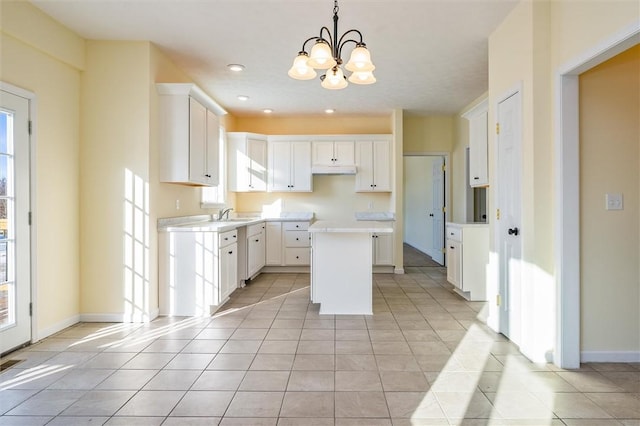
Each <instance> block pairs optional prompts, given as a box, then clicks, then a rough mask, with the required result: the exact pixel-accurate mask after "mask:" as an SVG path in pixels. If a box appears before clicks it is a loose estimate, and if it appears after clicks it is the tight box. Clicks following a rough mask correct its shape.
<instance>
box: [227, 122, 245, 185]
mask: <svg viewBox="0 0 640 426" xmlns="http://www.w3.org/2000/svg"><path fill="white" fill-rule="evenodd" d="M227 164H228V167H229V171H228V172H227V177H228V179H229V191H234V192H244V191H248V190H249V176H250V173H249V172H250V167H251V161H250V160H249V157H248V155H247V141H246V137H245V136H244V135H237V134H236V135H234V134H230V133H229V134H227Z"/></svg>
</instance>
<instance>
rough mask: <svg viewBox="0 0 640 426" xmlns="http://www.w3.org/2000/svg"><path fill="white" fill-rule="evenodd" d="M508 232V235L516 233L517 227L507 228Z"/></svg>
mask: <svg viewBox="0 0 640 426" xmlns="http://www.w3.org/2000/svg"><path fill="white" fill-rule="evenodd" d="M507 232H508V233H509V235H518V232H519V231H518V228H509V230H508V231H507Z"/></svg>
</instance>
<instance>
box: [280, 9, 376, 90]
mask: <svg viewBox="0 0 640 426" xmlns="http://www.w3.org/2000/svg"><path fill="white" fill-rule="evenodd" d="M338 9H339V8H338V0H334V6H333V37H332V36H331V32H330V31H329V29H328V28H327V27H322V28H320V35H319V36H317V37H310V38H308V39H306V40H305V41H304V43H302V50H301V51H300V52H298V56H297V57H296V58H295V59H294V60H293V66H292V67H291V69H289V73H288V74H289V77H291V78H295V79H296V80H311V79H313V78H315V77H316V76H317V74H316V71H315V70H316V69H318V70H327V71H326V73H325V74H324V75H322V76H320V80H321V82H322V83H321V86H322V87H324V88H325V89H332V90H337V89H344V88H345V87H347V86H348V84H349V83H347V77H346V76H345V75H344V72H343V71H342V68H341V65H342V49H343V48H344V46H345V45H346V44H347V43H353V44H355V47H354V49H353V50H352V51H351V57H350V58H349V62H347V64H346V65H345V66H344V68H345V69H346V70H347V71H350V72H351V75H350V76H349V81H350V82H351V83H354V84H373V83H375V82H376V78H375V77H374V76H373V70H374V69H375V68H376V67H375V66H374V65H373V63H372V62H371V55H370V54H369V50H367V45H366V44H364V42H363V41H362V33H361V32H360V31H358V30H349V31H347V32H345V33H344V34H342V35H341V36H340V38H338ZM355 35H357V36H358V39H359V40H354V39H353V38H349V37H353V36H355ZM311 40H315V44H314V45H313V47H312V48H311V52H310V53H307V51H306V50H305V46H306V45H307V43H308V42H310V41H311Z"/></svg>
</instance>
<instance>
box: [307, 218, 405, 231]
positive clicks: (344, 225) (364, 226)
mask: <svg viewBox="0 0 640 426" xmlns="http://www.w3.org/2000/svg"><path fill="white" fill-rule="evenodd" d="M308 231H309V232H311V233H316V232H342V233H356V232H362V233H376V234H391V233H393V226H392V224H391V222H377V221H368V220H360V221H355V220H345V221H342V220H341V221H334V220H318V221H316V222H313V223H312V224H311V225H310V226H309V230H308Z"/></svg>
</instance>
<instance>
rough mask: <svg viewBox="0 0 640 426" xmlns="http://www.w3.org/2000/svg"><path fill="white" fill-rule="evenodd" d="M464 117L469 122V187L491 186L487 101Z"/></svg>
mask: <svg viewBox="0 0 640 426" xmlns="http://www.w3.org/2000/svg"><path fill="white" fill-rule="evenodd" d="M463 117H464V118H466V119H467V120H468V121H469V185H470V186H489V173H488V171H487V170H488V162H487V149H488V146H487V145H488V137H489V133H488V123H487V121H488V103H487V101H486V100H485V101H482V102H480V103H479V104H478V105H476V106H475V107H473V108H472V109H470V110H469V111H467V112H466V113H465V114H463Z"/></svg>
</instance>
